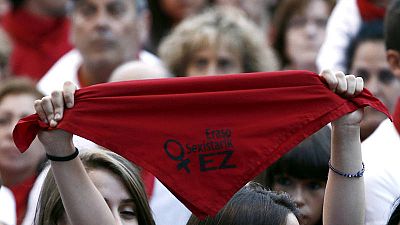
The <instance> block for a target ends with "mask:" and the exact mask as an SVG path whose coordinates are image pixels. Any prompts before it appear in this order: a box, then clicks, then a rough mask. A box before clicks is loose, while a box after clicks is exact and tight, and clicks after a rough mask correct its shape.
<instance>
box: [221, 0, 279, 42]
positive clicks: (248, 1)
mask: <svg viewBox="0 0 400 225" xmlns="http://www.w3.org/2000/svg"><path fill="white" fill-rule="evenodd" d="M213 4H214V5H228V6H234V7H237V8H239V9H241V10H243V11H244V12H246V15H247V16H248V17H249V19H251V20H252V21H253V22H254V23H255V24H257V27H258V28H259V29H260V30H261V31H262V32H263V33H264V34H265V36H266V37H268V30H269V22H270V17H271V15H270V11H269V10H268V6H269V0H214V3H213ZM265 41H266V43H269V40H268V39H267V38H266V39H265Z"/></svg>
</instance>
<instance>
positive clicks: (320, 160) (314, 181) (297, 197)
mask: <svg viewBox="0 0 400 225" xmlns="http://www.w3.org/2000/svg"><path fill="white" fill-rule="evenodd" d="M330 149H331V129H330V128H329V127H328V126H325V127H323V128H322V129H320V130H319V131H317V132H316V133H314V134H313V135H311V136H310V137H308V138H306V139H305V140H304V141H302V142H301V143H300V144H299V145H297V146H296V147H294V148H293V149H292V150H291V151H290V152H288V153H286V154H285V155H283V156H282V157H281V158H280V159H278V161H277V162H275V163H274V164H272V166H270V167H269V168H268V169H267V170H266V171H264V172H263V173H261V174H260V175H259V176H257V178H256V181H257V182H259V183H261V184H263V185H264V186H265V187H267V188H269V189H271V190H273V191H277V192H286V193H287V194H289V196H290V198H291V199H292V200H293V201H294V203H295V204H296V206H297V208H298V211H299V221H300V224H301V225H322V209H323V202H324V195H325V186H326V182H327V180H328V172H329V166H328V162H329V159H330Z"/></svg>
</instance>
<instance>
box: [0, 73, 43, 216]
mask: <svg viewBox="0 0 400 225" xmlns="http://www.w3.org/2000/svg"><path fill="white" fill-rule="evenodd" d="M41 97H42V94H41V93H39V92H38V91H37V90H36V88H35V85H34V84H33V83H32V82H30V81H29V80H27V79H22V78H19V79H11V80H7V81H4V82H2V83H1V85H0V174H1V178H2V180H3V185H4V186H5V187H7V188H9V189H11V191H12V193H13V195H14V197H15V201H16V207H17V212H16V214H17V224H21V223H22V221H23V219H24V217H25V213H26V211H27V206H28V198H29V194H30V192H31V189H32V187H33V185H34V183H35V180H36V178H37V177H38V175H39V173H40V172H41V170H42V169H43V165H44V162H45V160H46V159H45V154H44V153H45V152H44V150H43V148H42V146H41V145H40V144H39V142H38V141H37V140H35V141H34V142H33V144H32V145H31V147H30V150H29V152H26V153H24V154H21V153H19V151H18V149H17V147H16V146H15V144H14V141H13V137H12V132H13V129H14V126H15V125H16V124H17V122H18V120H19V119H21V118H23V117H25V116H28V115H30V114H32V113H34V112H35V108H34V106H33V101H34V100H35V99H37V98H41ZM1 204H3V202H1Z"/></svg>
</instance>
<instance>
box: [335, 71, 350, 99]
mask: <svg viewBox="0 0 400 225" xmlns="http://www.w3.org/2000/svg"><path fill="white" fill-rule="evenodd" d="M335 75H336V79H337V81H338V84H337V87H336V93H338V94H345V93H346V91H347V80H346V76H345V75H344V73H343V72H336V73H335Z"/></svg>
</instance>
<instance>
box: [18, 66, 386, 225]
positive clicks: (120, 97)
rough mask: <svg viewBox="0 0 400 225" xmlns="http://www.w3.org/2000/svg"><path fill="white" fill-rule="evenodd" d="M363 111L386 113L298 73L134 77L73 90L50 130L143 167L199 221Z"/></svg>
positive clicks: (34, 122) (26, 130) (22, 143)
mask: <svg viewBox="0 0 400 225" xmlns="http://www.w3.org/2000/svg"><path fill="white" fill-rule="evenodd" d="M367 105H370V106H372V107H374V108H376V109H378V110H380V111H382V112H384V113H385V114H386V115H388V116H389V114H388V112H387V109H386V108H385V106H384V105H383V104H382V103H381V102H380V101H379V100H377V99H376V98H374V97H373V96H372V95H371V93H370V92H369V91H367V90H364V91H363V92H362V93H361V94H360V95H358V96H357V97H355V98H352V99H345V98H342V97H340V96H338V95H336V94H335V93H333V92H332V91H330V90H329V89H328V88H327V87H326V86H325V84H324V83H323V82H322V81H321V79H320V77H319V76H318V75H317V74H314V73H311V72H308V71H283V72H263V73H252V74H236V75H226V76H209V77H190V78H170V79H158V80H141V81H128V82H118V83H106V84H99V85H94V86H90V87H86V88H82V89H80V90H78V91H77V92H76V94H75V106H74V107H73V108H72V109H69V110H66V111H65V115H64V118H63V120H62V121H61V122H60V123H59V125H58V128H60V129H63V130H66V131H69V132H72V133H74V134H76V135H79V136H81V137H84V138H87V139H89V140H91V141H93V142H95V143H97V144H99V145H101V146H104V147H106V148H108V149H111V150H112V151H115V152H117V153H119V154H121V155H122V156H124V157H125V158H127V159H128V160H131V161H132V162H133V163H135V164H137V165H139V166H141V167H142V168H144V169H146V170H148V171H149V172H151V173H152V174H153V175H155V176H156V177H157V178H158V179H159V180H160V181H161V182H162V183H163V184H164V185H165V186H166V187H167V188H168V189H169V190H170V191H171V192H172V193H173V194H174V195H175V196H176V197H177V198H178V199H180V200H181V201H182V202H183V203H184V204H185V205H186V206H187V207H188V208H189V209H190V210H191V211H192V212H193V213H194V214H196V215H197V216H199V217H200V218H204V217H205V216H206V215H211V216H213V215H215V214H216V213H217V212H218V211H219V210H220V209H221V208H222V207H223V206H224V205H225V203H226V202H227V201H228V200H229V199H230V198H231V197H232V195H233V194H234V193H235V192H236V191H237V190H239V189H240V188H241V187H242V186H243V185H244V184H246V182H248V181H249V180H251V179H252V178H254V177H255V176H256V175H257V174H259V173H260V172H261V171H263V170H265V169H266V168H267V167H268V166H269V165H271V164H272V163H273V162H275V161H276V160H277V159H278V158H279V157H280V156H282V155H283V154H285V153H286V152H287V151H289V150H290V149H292V148H293V147H294V146H296V145H297V144H298V143H299V142H301V141H302V140H303V139H304V138H306V137H307V136H309V135H311V134H312V133H314V132H315V131H317V130H319V129H320V128H321V127H323V126H324V125H326V124H327V123H329V122H330V121H333V120H335V119H337V118H339V117H340V116H342V115H344V114H346V113H349V112H352V111H355V110H356V109H357V108H361V107H364V106H367ZM47 128H48V126H47V125H46V124H45V123H43V122H41V121H39V118H38V116H37V115H31V116H29V117H26V118H24V119H22V120H21V121H20V122H19V123H18V124H17V126H16V127H15V130H14V141H15V143H16V145H17V147H18V148H19V149H20V150H21V151H24V150H26V149H27V148H28V146H29V145H30V143H31V141H32V140H33V139H34V138H35V136H36V134H37V133H38V131H39V130H41V129H47Z"/></svg>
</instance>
